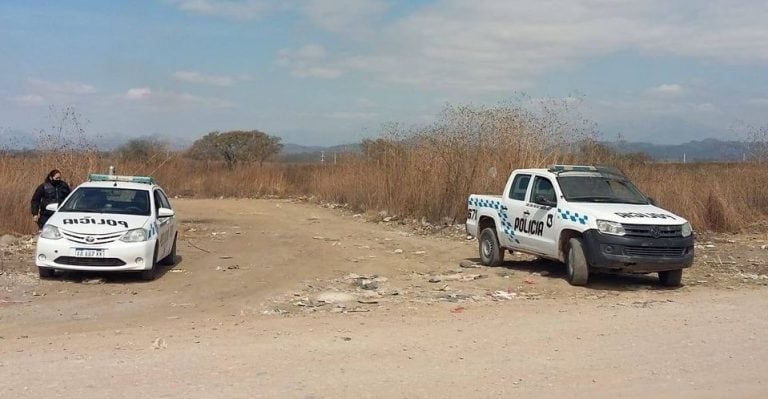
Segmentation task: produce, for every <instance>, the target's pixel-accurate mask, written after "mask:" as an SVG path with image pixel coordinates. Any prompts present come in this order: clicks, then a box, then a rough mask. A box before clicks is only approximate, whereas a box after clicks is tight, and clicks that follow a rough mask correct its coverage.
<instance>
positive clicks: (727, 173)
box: [0, 102, 768, 233]
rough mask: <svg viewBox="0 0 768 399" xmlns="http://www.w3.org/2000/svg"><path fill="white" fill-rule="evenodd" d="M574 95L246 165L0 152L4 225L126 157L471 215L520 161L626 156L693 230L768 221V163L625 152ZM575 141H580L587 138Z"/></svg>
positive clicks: (193, 187)
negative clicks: (323, 152) (475, 203)
mask: <svg viewBox="0 0 768 399" xmlns="http://www.w3.org/2000/svg"><path fill="white" fill-rule="evenodd" d="M570 107H571V104H570V103H568V102H561V103H556V102H548V103H542V104H539V107H538V108H537V109H535V110H534V111H531V108H529V107H521V106H517V105H500V106H496V107H474V106H458V107H447V108H446V109H445V111H444V112H443V114H442V115H441V116H440V118H438V120H437V122H435V123H434V124H432V125H429V126H424V127H417V128H402V127H399V126H396V125H393V126H389V127H388V130H387V135H386V136H384V138H381V139H377V140H367V141H366V142H364V145H363V153H362V154H343V155H340V156H339V157H338V162H337V163H336V164H333V165H288V164H279V163H266V164H264V165H263V166H259V165H258V164H257V163H256V164H240V165H238V166H237V167H235V169H234V170H229V169H228V168H227V167H226V165H224V163H223V162H213V161H195V160H191V159H187V158H184V157H183V154H181V153H174V152H164V153H158V154H156V155H155V157H153V158H152V159H149V160H143V161H137V160H130V159H124V158H114V159H113V158H110V157H109V156H108V155H105V154H101V153H97V152H95V151H72V150H68V151H63V150H62V151H48V152H44V153H42V154H37V155H26V156H21V155H18V154H11V153H7V152H6V153H1V152H0V181H2V182H4V183H5V188H4V189H3V190H1V191H0V204H2V208H0V233H8V232H13V233H31V232H33V231H34V230H35V224H34V223H33V222H32V218H31V215H30V211H29V201H30V198H31V195H32V192H33V190H34V188H35V187H36V186H37V185H38V184H40V183H41V182H42V180H43V177H44V176H45V174H46V173H47V172H48V170H50V169H52V168H58V169H61V170H62V172H63V174H64V177H65V179H66V180H67V181H68V182H69V183H70V185H72V186H73V187H74V186H75V185H77V184H79V183H80V182H82V181H83V180H84V179H85V178H86V176H87V174H88V173H89V172H105V171H106V170H107V168H108V167H109V165H116V166H117V168H118V170H117V172H118V173H119V174H135V175H152V176H154V177H155V178H156V179H157V180H158V181H159V182H160V183H161V184H162V185H163V187H164V188H165V189H166V191H167V192H168V193H169V195H170V196H171V197H175V196H182V197H201V198H216V197H250V198H256V197H266V196H278V197H285V196H297V195H306V196H314V197H316V198H319V199H322V200H325V201H331V202H337V203H345V204H348V205H349V206H350V207H352V208H353V209H356V210H359V211H367V210H372V211H379V210H387V211H388V212H389V213H390V214H396V215H399V216H401V217H404V218H413V219H421V218H426V219H428V220H430V221H433V222H455V223H462V222H463V221H464V217H465V216H466V200H467V196H468V195H469V194H470V193H492V194H498V193H501V191H502V189H503V187H504V185H505V183H506V180H507V177H508V175H509V173H510V172H511V171H512V170H514V169H516V168H534V167H545V166H546V165H548V164H552V163H598V164H610V165H615V166H618V167H620V168H621V169H623V170H624V172H625V173H626V174H627V175H628V176H629V177H630V178H631V179H632V180H633V181H634V182H635V183H636V185H637V186H638V187H639V188H640V189H641V190H642V191H644V192H645V193H646V194H648V195H650V196H652V197H654V198H655V199H656V200H657V202H658V203H659V204H660V205H661V206H662V207H664V208H667V209H669V210H671V211H672V212H675V213H677V214H679V215H682V216H684V217H685V218H687V219H688V220H690V221H691V222H692V224H693V226H694V228H695V229H697V230H699V231H702V230H710V231H738V230H741V229H745V228H752V227H759V228H763V229H767V228H768V223H766V220H768V199H766V192H765V187H768V173H766V172H767V171H766V168H765V164H764V163H760V162H752V163H739V164H658V163H650V162H648V159H647V157H643V156H642V155H639V154H630V155H626V154H617V153H615V152H613V151H610V150H608V149H607V148H605V147H603V146H601V145H599V144H596V143H595V142H593V141H590V139H591V138H594V129H593V127H592V126H591V125H590V124H589V123H584V122H583V119H579V116H578V114H574V113H572V109H571V108H570ZM574 142H578V143H580V144H579V145H578V146H576V145H574V144H573V143H574Z"/></svg>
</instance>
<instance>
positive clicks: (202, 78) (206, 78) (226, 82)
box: [173, 71, 236, 86]
mask: <svg viewBox="0 0 768 399" xmlns="http://www.w3.org/2000/svg"><path fill="white" fill-rule="evenodd" d="M173 77H174V78H176V79H178V80H180V81H183V82H191V83H204V84H209V85H214V86H231V85H232V83H234V82H235V80H236V79H235V78H233V77H231V76H219V75H206V74H203V73H200V72H194V71H176V72H174V73H173Z"/></svg>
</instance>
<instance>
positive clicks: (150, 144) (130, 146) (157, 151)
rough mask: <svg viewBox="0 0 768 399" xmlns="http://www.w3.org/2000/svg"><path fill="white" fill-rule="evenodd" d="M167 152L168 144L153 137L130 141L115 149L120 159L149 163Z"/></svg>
mask: <svg viewBox="0 0 768 399" xmlns="http://www.w3.org/2000/svg"><path fill="white" fill-rule="evenodd" d="M167 152H168V144H167V143H165V142H163V141H160V140H157V139H155V138H151V137H141V138H135V139H130V140H128V141H127V142H126V143H125V144H123V145H121V146H120V147H118V148H116V149H115V153H116V154H117V155H118V156H119V157H120V158H122V159H130V160H138V161H148V160H151V159H154V158H157V157H158V156H160V155H163V154H166V153H167Z"/></svg>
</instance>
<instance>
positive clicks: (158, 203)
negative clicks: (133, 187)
mask: <svg viewBox="0 0 768 399" xmlns="http://www.w3.org/2000/svg"><path fill="white" fill-rule="evenodd" d="M153 196H154V197H155V213H157V210H158V209H160V208H162V207H163V200H162V199H161V198H160V191H158V190H155V191H154V193H153Z"/></svg>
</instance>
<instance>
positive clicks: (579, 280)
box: [566, 238, 589, 285]
mask: <svg viewBox="0 0 768 399" xmlns="http://www.w3.org/2000/svg"><path fill="white" fill-rule="evenodd" d="M566 266H567V267H568V282H569V283H570V284H571V285H587V281H588V280H589V265H588V264H587V258H586V257H585V256H584V248H583V246H582V245H581V239H580V238H571V239H570V240H568V259H567V260H566Z"/></svg>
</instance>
